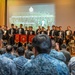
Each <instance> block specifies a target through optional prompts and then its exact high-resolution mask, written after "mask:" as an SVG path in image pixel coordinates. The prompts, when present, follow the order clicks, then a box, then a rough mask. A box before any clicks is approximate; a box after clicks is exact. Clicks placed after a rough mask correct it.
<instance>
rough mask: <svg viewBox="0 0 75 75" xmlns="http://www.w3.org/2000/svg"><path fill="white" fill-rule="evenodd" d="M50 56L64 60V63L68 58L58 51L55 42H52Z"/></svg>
mask: <svg viewBox="0 0 75 75" xmlns="http://www.w3.org/2000/svg"><path fill="white" fill-rule="evenodd" d="M50 56H52V57H54V58H56V59H59V60H62V61H64V62H65V61H66V58H65V56H64V54H63V53H62V52H58V51H56V42H55V40H52V47H51V51H50Z"/></svg>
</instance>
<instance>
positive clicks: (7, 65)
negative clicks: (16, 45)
mask: <svg viewBox="0 0 75 75" xmlns="http://www.w3.org/2000/svg"><path fill="white" fill-rule="evenodd" d="M0 75H17V69H16V65H15V63H14V62H13V61H12V60H11V59H9V58H7V57H4V56H0Z"/></svg>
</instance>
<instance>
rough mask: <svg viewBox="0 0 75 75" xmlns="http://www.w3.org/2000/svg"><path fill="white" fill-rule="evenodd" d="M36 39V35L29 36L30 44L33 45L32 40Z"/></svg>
mask: <svg viewBox="0 0 75 75" xmlns="http://www.w3.org/2000/svg"><path fill="white" fill-rule="evenodd" d="M34 37H35V35H29V43H32V40H33V38H34Z"/></svg>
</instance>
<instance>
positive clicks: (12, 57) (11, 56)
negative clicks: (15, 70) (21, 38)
mask: <svg viewBox="0 0 75 75" xmlns="http://www.w3.org/2000/svg"><path fill="white" fill-rule="evenodd" d="M2 56H5V57H7V58H10V59H14V58H16V56H14V55H12V54H10V53H5V54H3V55H2Z"/></svg>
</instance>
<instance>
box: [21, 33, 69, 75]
mask: <svg viewBox="0 0 75 75" xmlns="http://www.w3.org/2000/svg"><path fill="white" fill-rule="evenodd" d="M32 45H33V46H34V50H33V52H34V54H35V58H34V59H32V60H30V61H29V62H27V63H26V64H25V65H24V66H23V68H22V71H21V72H22V75H69V70H68V68H67V66H66V65H65V64H64V63H63V62H62V61H59V60H57V59H55V58H53V57H51V56H50V55H49V53H50V49H51V39H50V38H49V36H47V35H45V34H39V35H37V36H35V37H34V38H33V41H32Z"/></svg>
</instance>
